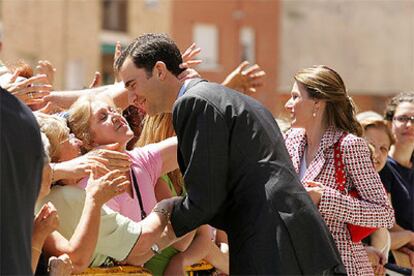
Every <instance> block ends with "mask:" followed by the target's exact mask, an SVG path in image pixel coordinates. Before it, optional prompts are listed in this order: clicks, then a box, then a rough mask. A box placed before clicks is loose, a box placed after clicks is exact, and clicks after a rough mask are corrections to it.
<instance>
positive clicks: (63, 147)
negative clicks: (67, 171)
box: [57, 133, 82, 162]
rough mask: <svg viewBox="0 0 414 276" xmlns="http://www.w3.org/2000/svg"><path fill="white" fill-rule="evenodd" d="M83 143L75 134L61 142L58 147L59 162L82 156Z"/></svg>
mask: <svg viewBox="0 0 414 276" xmlns="http://www.w3.org/2000/svg"><path fill="white" fill-rule="evenodd" d="M81 146H82V141H81V140H79V139H78V138H76V137H75V135H74V134H73V133H70V134H69V135H68V138H67V139H65V140H63V141H62V142H60V144H59V146H58V149H57V150H58V160H59V162H63V161H68V160H72V159H73V158H76V157H78V156H80V155H81V154H82V153H81Z"/></svg>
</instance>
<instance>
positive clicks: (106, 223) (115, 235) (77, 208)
mask: <svg viewBox="0 0 414 276" xmlns="http://www.w3.org/2000/svg"><path fill="white" fill-rule="evenodd" d="M85 196H86V193H85V190H83V189H81V188H79V187H75V186H55V187H53V188H52V190H51V191H50V194H49V195H48V196H46V197H45V199H44V200H43V201H42V202H41V203H39V204H38V205H37V206H36V209H37V210H39V209H40V208H41V206H42V205H43V204H44V203H46V202H48V201H50V202H52V203H53V205H54V206H55V207H56V210H57V212H58V215H59V218H60V225H59V229H58V231H59V233H60V234H62V235H63V236H64V237H65V238H66V239H68V240H69V239H70V238H71V237H72V235H73V233H74V231H75V229H76V226H77V224H78V223H79V220H80V217H81V215H82V210H83V206H84V204H85ZM140 235H141V226H140V225H139V224H138V223H136V222H133V221H132V220H130V219H128V218H126V217H124V216H122V215H120V214H118V213H116V212H114V211H112V210H111V209H110V208H108V207H106V206H103V207H102V210H101V224H100V228H99V236H98V241H97V244H96V248H95V252H94V253H93V256H92V261H91V264H90V265H89V266H92V267H96V266H100V265H102V264H105V263H108V262H110V261H111V258H112V259H115V260H117V261H122V260H124V259H126V257H127V256H128V255H129V253H130V252H131V250H132V248H133V247H134V245H135V243H136V242H137V240H138V238H139V236H140Z"/></svg>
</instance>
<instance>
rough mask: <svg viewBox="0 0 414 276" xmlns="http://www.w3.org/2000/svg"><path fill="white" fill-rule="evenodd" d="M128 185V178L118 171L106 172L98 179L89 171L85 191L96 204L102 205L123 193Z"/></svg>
mask: <svg viewBox="0 0 414 276" xmlns="http://www.w3.org/2000/svg"><path fill="white" fill-rule="evenodd" d="M129 185H130V182H129V180H128V178H127V177H126V176H125V174H124V173H123V172H121V171H119V170H115V171H111V172H108V173H107V174H105V175H104V176H101V177H99V178H98V177H96V176H95V172H94V171H93V170H91V171H90V175H89V179H88V185H87V186H86V188H85V190H86V194H87V195H89V196H91V197H92V198H93V199H94V200H95V202H96V203H97V204H100V205H103V204H105V203H106V202H107V201H108V200H110V199H111V198H113V197H114V196H117V195H120V194H122V193H124V192H125V191H126V189H127V188H128V186H129Z"/></svg>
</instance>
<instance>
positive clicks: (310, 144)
mask: <svg viewBox="0 0 414 276" xmlns="http://www.w3.org/2000/svg"><path fill="white" fill-rule="evenodd" d="M285 108H286V109H287V110H288V112H289V113H290V115H291V119H292V129H291V130H289V131H288V132H287V133H286V146H287V149H288V151H289V154H290V156H291V158H292V161H293V165H294V167H295V169H296V171H297V173H298V174H299V176H300V179H301V180H302V183H303V184H304V186H305V188H306V190H307V191H308V194H309V196H310V197H311V199H312V200H313V202H314V203H315V204H316V205H317V206H318V208H319V211H320V212H321V214H322V217H323V218H324V219H325V222H326V224H327V225H328V227H329V229H330V231H331V233H332V235H333V238H334V239H335V242H336V245H337V247H338V249H339V251H340V253H341V257H342V261H343V263H344V264H345V267H346V270H347V273H348V274H349V275H370V274H373V270H372V267H371V265H370V262H369V260H368V258H367V253H366V252H365V250H364V247H363V245H362V243H361V242H353V241H352V240H351V235H350V232H349V231H348V229H347V224H354V225H360V226H366V227H376V228H379V227H385V228H389V227H391V226H392V224H393V220H394V216H393V210H392V208H391V206H390V205H389V203H388V200H387V196H386V194H385V192H384V189H383V187H382V183H381V180H380V179H379V176H378V174H377V172H376V171H375V169H374V167H373V165H372V161H371V158H370V152H369V149H368V146H367V144H366V142H365V141H364V139H362V138H360V137H358V136H360V135H361V134H362V128H361V125H360V124H359V123H358V122H357V121H356V119H355V110H354V105H353V102H352V100H351V98H350V97H349V96H348V95H347V92H346V88H345V84H344V82H343V80H342V78H341V77H340V76H339V74H338V73H337V72H335V71H334V70H332V69H331V68H329V67H327V66H322V65H320V66H313V67H310V68H307V69H304V70H301V71H299V72H298V73H297V74H296V75H295V82H294V85H293V88H292V92H291V98H290V99H289V101H288V102H287V103H286V105H285ZM335 147H336V148H339V151H340V152H342V156H338V157H339V158H340V159H341V161H342V162H343V165H344V171H345V173H344V175H343V176H344V177H345V183H337V180H336V173H337V172H338V171H339V169H338V167H336V166H335V162H334V148H335ZM335 158H336V157H335ZM340 184H342V185H340ZM351 190H356V191H357V193H358V194H359V197H358V198H357V197H351V196H350V195H349V194H348V191H351Z"/></svg>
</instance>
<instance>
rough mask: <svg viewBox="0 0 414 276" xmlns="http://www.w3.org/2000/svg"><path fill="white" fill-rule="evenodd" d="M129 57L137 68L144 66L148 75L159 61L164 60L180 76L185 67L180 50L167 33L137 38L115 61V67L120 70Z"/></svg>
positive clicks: (170, 69) (149, 34) (150, 74)
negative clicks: (181, 66) (183, 66)
mask: <svg viewBox="0 0 414 276" xmlns="http://www.w3.org/2000/svg"><path fill="white" fill-rule="evenodd" d="M127 57H131V58H132V60H133V62H134V64H135V66H136V67H137V68H144V69H145V71H146V73H147V76H148V77H151V76H152V70H153V68H154V66H155V63H156V62H157V61H162V62H164V63H165V65H166V66H167V69H168V70H169V71H170V72H171V73H172V74H174V75H175V76H178V75H179V74H180V73H181V72H182V71H184V70H183V69H181V68H180V64H181V63H182V62H183V60H182V57H181V53H180V50H179V49H178V47H177V45H176V44H175V43H174V41H172V40H171V39H170V38H169V37H168V36H167V35H166V34H157V33H148V34H143V35H141V36H139V37H138V38H136V39H135V40H134V41H133V42H131V44H129V45H128V47H127V48H126V49H125V50H123V51H122V54H121V55H120V56H119V58H118V59H117V60H116V61H115V69H116V70H118V71H119V70H120V69H121V67H122V65H123V64H124V62H125V60H126V58H127Z"/></svg>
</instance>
